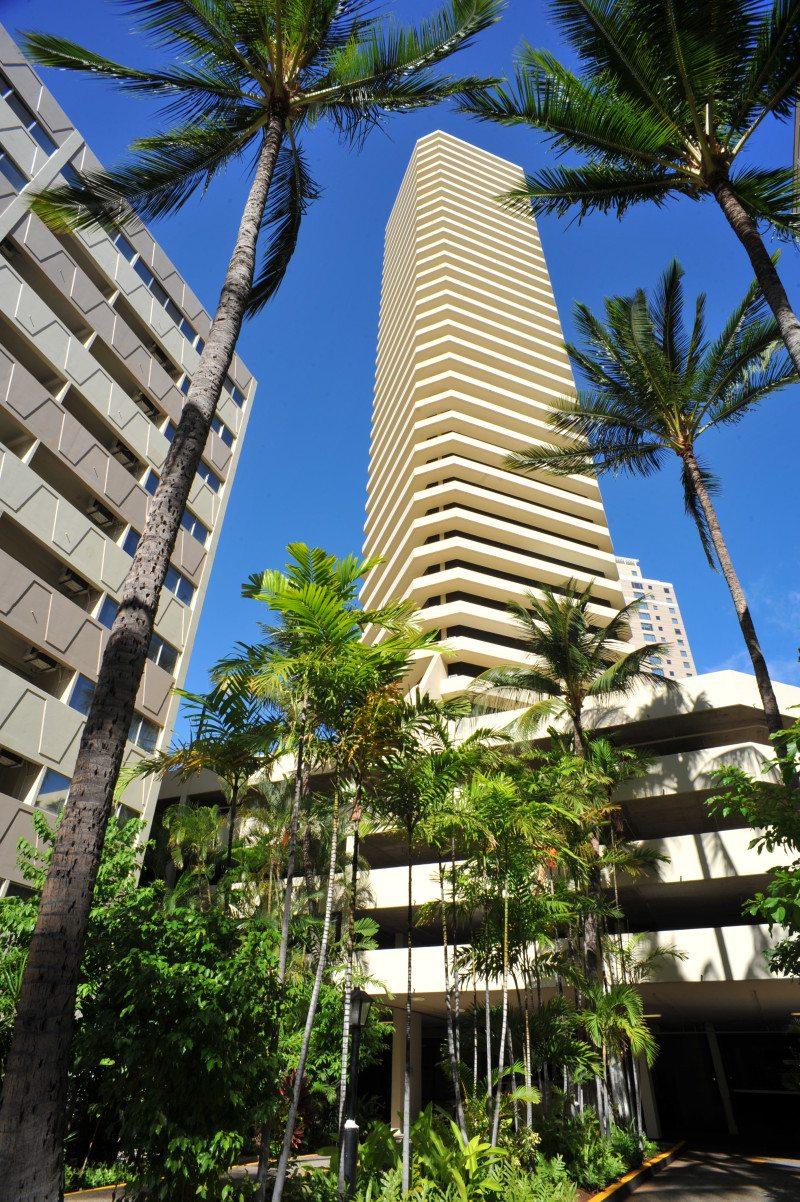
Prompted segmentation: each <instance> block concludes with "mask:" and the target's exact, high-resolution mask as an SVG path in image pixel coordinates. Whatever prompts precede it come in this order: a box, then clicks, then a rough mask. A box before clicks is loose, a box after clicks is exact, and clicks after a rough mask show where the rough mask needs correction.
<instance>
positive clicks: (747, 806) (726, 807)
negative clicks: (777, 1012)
mask: <svg viewBox="0 0 800 1202" xmlns="http://www.w3.org/2000/svg"><path fill="white" fill-rule="evenodd" d="M774 743H775V750H776V756H775V759H774V760H770V761H766V762H765V763H764V765H763V779H761V780H757V779H754V778H753V777H750V776H748V774H747V773H746V772H744V771H743V770H742V769H741V768H737V767H728V768H722V769H720V770H719V771H718V772H715V773H714V774H713V776H714V780H715V782H716V784H717V785H719V787H720V788H721V789H722V790H723V792H721V793H719V794H717V795H716V796H714V797H712V798H711V800H710V801H709V803H708V804H709V808H710V810H711V812H712V814H715V815H719V816H720V817H722V818H726V819H727V818H730V817H731V816H735V817H736V818H742V819H744V821H745V822H746V823H747V825H748V826H749V827H751V828H753V830H754V834H753V838H752V839H751V841H750V846H751V847H752V848H755V849H756V850H757V851H758V852H761V853H764V854H769V853H771V852H774V851H776V850H781V851H783V852H788V853H789V855H791V856H794V858H793V859H792V860H791V861H790V862H789V863H788V864H780V865H776V866H774V867H773V868H771V869H770V870H769V873H768V884H767V886H766V888H765V889H763V890H760V891H759V892H758V893H756V894H755V896H754V897H752V898H750V900H749V901H747V902H746V903H745V906H744V912H745V913H746V914H748V915H749V916H750V917H752V918H755V919H759V920H761V921H762V922H765V923H767V924H768V926H769V927H770V930H772V929H773V928H776V927H777V928H778V929H779V930H781V931H782V932H785V934H784V935H783V937H782V938H779V939H777V941H776V943H775V944H774V946H773V947H771V948H770V949H769V950H768V951H766V952H765V958H766V960H767V963H768V965H769V967H770V969H771V971H772V972H775V973H780V974H782V975H784V976H792V977H796V976H798V975H800V811H799V810H798V806H797V785H796V783H795V782H796V781H797V779H798V776H800V722H794V723H793V724H792V725H791V726H790V727H788V728H787V729H786V730H785V731H784V732H783V733H782V734H781V735H778V736H777V737H776V738H775V739H774Z"/></svg>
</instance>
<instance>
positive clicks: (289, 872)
mask: <svg viewBox="0 0 800 1202" xmlns="http://www.w3.org/2000/svg"><path fill="white" fill-rule="evenodd" d="M305 738H306V717H305V711H302V712H301V715H300V721H299V723H298V732H297V761H296V763H295V776H294V794H293V796H292V809H291V814H290V816H289V839H288V843H287V848H286V880H285V883H284V886H283V908H282V910H281V940H280V946H279V949H278V978H277V984H278V991H279V994H281V995H282V993H283V983H284V981H285V980H286V962H287V959H288V954H289V930H290V927H291V920H292V893H293V891H294V870H295V867H296V862H297V826H298V823H299V821H300V806H301V804H302V801H303V794H304V791H305V777H306V762H305ZM280 1038H281V1016H280V1014H279V1015H278V1022H277V1024H276V1028H275V1033H274V1035H273V1051H275V1050H277V1047H278V1045H279V1044H280ZM273 1117H274V1114H273V1112H271V1113H270V1114H269V1115H268V1116H267V1118H266V1119H265V1120H264V1122H263V1124H262V1126H261V1131H260V1133H259V1137H258V1167H257V1169H256V1188H255V1194H254V1202H266V1197H267V1178H268V1176H269V1149H270V1143H271V1139H272V1119H273Z"/></svg>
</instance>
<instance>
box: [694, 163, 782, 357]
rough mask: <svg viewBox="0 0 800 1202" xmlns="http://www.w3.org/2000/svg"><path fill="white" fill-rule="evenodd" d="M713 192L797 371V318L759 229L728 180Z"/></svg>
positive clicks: (718, 183)
mask: <svg viewBox="0 0 800 1202" xmlns="http://www.w3.org/2000/svg"><path fill="white" fill-rule="evenodd" d="M712 190H713V192H714V196H715V197H716V199H717V203H718V204H719V207H720V208H721V209H722V212H723V213H724V214H725V218H726V220H727V222H728V224H729V225H730V227H731V229H732V230H733V232H734V234H735V235H736V237H737V238H738V239H739V241H740V242H741V244H742V246H743V247H744V249H745V251H746V252H747V257H748V258H749V260H750V263H751V265H752V267H753V273H754V275H755V277H756V279H757V280H758V282H759V285H760V287H761V291H762V292H763V293H764V297H765V299H766V302H767V304H768V305H769V307H770V309H771V310H772V312H773V313H774V315H775V321H776V322H777V324H778V329H779V330H780V332H781V338H782V339H783V341H784V343H785V345H786V349H787V351H788V352H789V355H790V356H791V360H792V362H793V363H794V365H795V367H796V368H797V370H798V371H800V319H798V317H797V314H796V313H795V312H794V310H793V309H792V306H791V305H790V304H789V298H788V296H787V295H786V289H785V288H784V286H783V283H782V282H781V277H780V276H779V275H778V272H777V269H776V267H775V264H774V263H773V262H772V258H771V256H770V253H769V251H768V250H767V248H766V246H765V245H764V239H763V238H762V237H761V235H760V233H759V232H758V226H757V225H756V223H755V221H754V220H753V218H752V217H751V216H750V214H749V213H748V212H747V210H746V209H745V208H744V206H743V205H742V202H741V201H740V200H739V198H738V196H737V195H736V193H735V192H734V191H733V189H732V188H731V186H730V184H729V183H728V181H727V180H724V179H723V180H719V181H718V182H717V183H716V184H715V185H714V187H713V189H712Z"/></svg>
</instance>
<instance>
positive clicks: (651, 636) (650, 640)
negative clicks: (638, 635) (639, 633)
mask: <svg viewBox="0 0 800 1202" xmlns="http://www.w3.org/2000/svg"><path fill="white" fill-rule="evenodd" d="M644 641H645V642H646V643H655V642H656V636H655V635H654V634H646V635H645V636H644Z"/></svg>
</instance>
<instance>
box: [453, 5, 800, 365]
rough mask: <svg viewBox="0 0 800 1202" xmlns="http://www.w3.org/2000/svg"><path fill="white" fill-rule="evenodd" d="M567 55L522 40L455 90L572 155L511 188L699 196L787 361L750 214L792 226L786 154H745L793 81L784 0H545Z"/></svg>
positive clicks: (798, 331) (787, 333)
mask: <svg viewBox="0 0 800 1202" xmlns="http://www.w3.org/2000/svg"><path fill="white" fill-rule="evenodd" d="M550 7H551V12H552V14H553V17H554V19H555V22H556V24H557V26H558V28H559V30H560V32H561V33H562V35H563V36H564V38H565V39H566V41H567V44H568V45H569V47H570V50H571V51H572V53H573V55H574V57H575V59H576V60H577V64H578V71H577V73H576V71H574V70H572V69H570V67H568V66H567V65H566V64H565V63H564V62H561V61H559V59H557V58H556V57H555V56H554V55H553V54H552V53H550V52H549V51H547V50H534V49H533V48H532V47H530V46H524V47H523V49H522V51H521V53H520V55H519V58H518V61H517V64H516V71H515V82H514V84H513V85H511V86H506V85H501V86H500V87H496V88H494V89H485V90H480V91H479V92H478V93H472V94H471V95H470V96H468V97H467V98H465V107H466V108H467V109H468V110H469V111H470V112H472V113H474V114H475V115H476V116H478V117H481V118H483V119H488V120H491V121H499V122H500V123H502V124H504V125H522V126H528V127H530V128H533V129H537V130H541V131H543V132H544V134H545V135H546V136H547V139H548V141H549V142H550V144H551V145H552V146H553V147H554V148H555V150H556V152H557V153H570V152H575V151H577V152H578V154H579V155H581V156H582V157H583V159H584V162H582V163H575V164H570V165H569V166H557V167H545V168H543V169H541V170H539V171H535V172H532V173H530V174H529V175H528V176H527V177H526V179H525V183H524V185H523V187H522V188H521V189H520V190H519V192H518V193H517V194H515V195H514V197H513V199H514V200H515V201H516V203H518V204H520V205H524V207H525V208H526V209H528V208H529V206H531V205H532V206H533V209H534V211H535V212H537V213H556V214H558V215H560V216H561V215H565V214H567V213H568V212H570V211H571V210H576V211H577V213H578V215H579V217H583V216H585V215H586V214H587V213H590V212H592V211H595V210H596V211H599V212H602V213H606V212H613V213H616V214H617V216H620V217H621V216H622V215H623V214H624V213H625V212H626V211H627V210H628V209H629V208H631V207H633V206H634V205H636V204H642V203H647V202H649V203H651V204H654V205H657V206H658V207H659V208H661V207H663V206H664V205H665V203H666V202H667V200H668V199H669V198H670V197H675V196H683V197H688V198H689V199H690V200H703V199H705V198H707V197H711V198H713V199H714V200H715V201H716V203H717V204H718V205H719V207H720V209H721V211H722V213H723V214H724V216H725V219H726V221H727V222H728V224H729V225H730V227H731V229H732V230H733V233H734V234H735V235H736V237H737V238H738V240H739V242H740V243H741V244H742V246H743V247H744V250H745V252H746V253H747V256H748V258H749V260H750V263H751V265H752V268H753V272H754V274H755V277H756V279H757V280H758V283H759V286H760V288H761V290H762V292H763V293H764V296H765V297H766V299H767V303H768V304H769V306H770V308H771V309H772V312H773V314H774V316H775V321H776V323H777V327H778V329H779V331H780V336H781V338H782V339H783V341H784V343H785V345H786V349H787V350H788V352H789V355H790V356H791V358H792V361H793V363H794V365H795V368H796V369H797V370H798V371H800V322H799V321H798V318H797V316H796V315H795V313H794V312H793V311H792V308H791V305H790V303H789V299H788V297H787V295H786V290H785V288H784V287H783V284H782V282H781V279H780V277H779V275H778V272H777V269H776V266H775V263H774V261H773V260H772V259H771V258H770V255H769V252H768V251H767V249H766V247H765V245H764V239H763V235H762V233H761V231H760V229H759V226H762V227H766V228H767V229H771V230H773V231H775V232H776V233H778V234H786V235H789V236H790V237H795V236H796V235H797V233H798V231H800V225H798V213H799V212H800V203H799V202H800V191H799V190H798V184H797V177H796V175H795V172H794V170H793V168H792V167H791V165H789V164H787V165H786V166H783V165H781V166H778V167H775V166H762V165H760V164H759V163H758V161H754V160H751V161H749V162H748V161H747V160H748V155H749V153H750V152H751V151H753V150H754V146H755V144H756V141H757V139H755V137H754V135H756V134H757V133H758V132H759V130H761V128H762V126H764V124H765V122H767V121H768V120H769V119H775V120H777V121H780V122H785V121H788V120H789V119H790V118H791V116H792V114H793V113H794V104H795V96H796V94H797V89H798V84H800V8H798V6H797V4H796V3H794V2H793V0H771V2H770V0H766V2H765V3H753V2H752V0H729V2H727V3H725V4H713V5H709V4H707V3H705V0H551V6H550Z"/></svg>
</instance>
